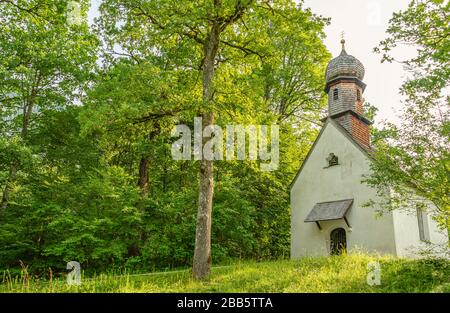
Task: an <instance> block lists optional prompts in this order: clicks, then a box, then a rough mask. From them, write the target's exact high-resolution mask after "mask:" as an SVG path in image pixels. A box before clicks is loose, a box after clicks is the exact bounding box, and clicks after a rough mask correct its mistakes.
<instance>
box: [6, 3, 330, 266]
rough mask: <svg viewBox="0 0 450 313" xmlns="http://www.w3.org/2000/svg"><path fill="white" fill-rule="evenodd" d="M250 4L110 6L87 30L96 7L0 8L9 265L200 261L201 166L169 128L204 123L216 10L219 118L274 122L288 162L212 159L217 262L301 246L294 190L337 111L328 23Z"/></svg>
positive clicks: (277, 6)
mask: <svg viewBox="0 0 450 313" xmlns="http://www.w3.org/2000/svg"><path fill="white" fill-rule="evenodd" d="M247 2H248V3H247ZM247 2H246V1H238V2H236V3H234V1H224V3H223V4H221V5H220V6H217V7H208V5H209V3H210V2H209V1H205V3H203V2H202V3H203V4H202V5H200V4H198V5H194V3H193V2H187V1H186V2H185V1H183V2H179V3H176V4H175V3H174V2H172V1H132V2H130V1H103V2H102V4H101V6H100V17H99V18H98V19H97V20H96V22H95V23H94V24H93V25H88V23H87V15H86V14H87V10H88V6H89V3H88V1H81V6H78V7H75V9H77V10H78V13H80V16H79V17H78V18H77V19H74V18H73V16H72V15H71V14H69V13H73V14H75V13H77V12H75V11H76V10H72V11H71V10H70V2H68V1H63V0H59V1H43V0H34V1H26V2H25V1H24V2H21V1H18V2H11V3H9V2H8V1H6V2H5V1H0V14H1V18H0V23H1V24H0V27H1V28H2V29H1V32H0V54H1V57H0V100H1V106H0V121H1V123H0V133H1V137H0V185H1V192H0V195H2V201H1V205H0V207H1V209H0V246H1V249H0V268H1V269H6V268H10V269H11V268H20V264H24V265H26V266H28V267H29V270H30V271H32V272H35V273H46V272H47V271H48V269H49V268H52V269H53V270H54V271H55V270H56V271H58V270H61V269H64V268H65V265H66V262H67V261H70V260H76V261H78V262H80V263H81V266H82V268H83V269H84V270H86V271H105V270H108V269H111V268H127V269H132V270H149V269H161V268H167V267H178V266H188V265H191V264H192V258H193V253H194V244H195V234H196V214H197V206H198V197H199V196H198V195H199V176H200V175H201V173H200V171H199V166H200V164H199V163H201V162H200V161H175V160H173V159H172V156H171V144H172V142H173V141H174V138H172V137H171V131H172V129H173V127H174V126H175V125H177V124H186V125H192V124H193V121H194V117H196V116H204V115H202V114H204V113H202V110H204V108H205V103H204V102H203V101H202V87H203V85H202V83H203V80H202V75H203V72H202V69H203V67H204V63H205V56H204V51H203V49H202V43H204V42H205V40H206V36H207V29H208V25H209V24H211V22H210V20H211V19H212V18H213V17H214V18H216V19H217V20H218V21H220V20H221V19H229V21H228V22H224V21H221V22H220V23H222V24H221V25H222V26H221V32H222V33H221V37H220V44H219V45H218V47H217V56H216V57H215V58H214V60H213V62H214V63H213V66H214V68H215V73H214V96H213V97H212V99H211V101H210V102H211V103H210V104H208V105H209V106H210V107H211V112H213V113H214V115H215V123H216V124H218V125H227V124H229V123H233V124H242V125H247V124H254V125H271V124H275V123H276V124H278V125H279V126H280V166H279V170H277V171H273V172H264V171H261V170H260V166H259V165H258V163H259V161H238V160H236V161H233V162H227V161H216V162H215V164H214V180H215V188H214V203H213V210H212V212H213V213H212V239H211V241H212V258H213V260H214V262H215V263H220V262H226V261H227V260H228V259H230V258H252V259H256V260H259V259H271V258H280V257H287V256H288V255H289V227H290V221H289V215H290V213H289V196H288V190H289V184H290V182H291V180H292V178H293V177H294V175H295V172H296V170H297V169H298V167H299V164H300V161H301V160H302V159H303V158H304V156H305V154H306V153H307V151H308V149H309V147H310V145H311V142H312V141H313V140H314V138H315V135H316V133H317V129H318V125H320V120H319V115H320V113H321V111H322V109H323V107H324V104H325V103H324V94H323V91H322V90H323V73H324V70H325V69H324V67H325V65H326V63H327V61H328V60H329V59H330V54H329V53H328V51H327V50H326V48H325V47H324V45H323V43H322V39H323V37H324V33H323V27H324V26H325V25H326V24H327V23H328V20H326V19H323V18H320V17H317V16H315V15H313V14H312V13H311V12H310V11H307V10H303V9H302V8H301V6H296V5H295V4H294V3H293V2H291V1H276V2H275V3H273V4H272V3H271V2H268V1H267V2H266V1H256V2H254V1H247ZM205 8H206V9H205ZM153 14H154V15H153ZM212 16H213V17H212ZM226 23H228V24H231V23H232V25H226ZM226 26H230V27H226Z"/></svg>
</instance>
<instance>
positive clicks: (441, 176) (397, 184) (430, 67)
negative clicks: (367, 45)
mask: <svg viewBox="0 0 450 313" xmlns="http://www.w3.org/2000/svg"><path fill="white" fill-rule="evenodd" d="M449 5H450V4H449V2H448V1H430V0H428V1H411V3H410V5H409V6H408V8H407V9H406V10H405V11H403V12H399V13H395V14H394V16H393V17H392V19H391V21H390V24H389V28H388V34H389V37H388V38H387V39H386V40H384V41H382V42H381V43H380V45H379V47H377V48H376V49H375V51H376V52H378V53H383V61H392V60H394V59H393V57H392V56H391V55H392V54H395V48H396V47H397V46H399V45H402V44H411V45H414V46H416V47H417V48H418V49H417V55H416V56H415V57H413V58H411V59H409V60H403V61H402V62H403V63H404V64H405V65H406V67H407V69H408V70H409V72H410V74H411V75H410V77H409V78H408V79H407V80H406V81H405V82H404V84H403V86H402V88H401V93H402V95H403V96H404V97H405V101H404V104H405V109H404V111H403V113H402V116H401V119H402V122H401V125H399V126H395V125H392V124H386V125H385V126H384V128H383V129H382V130H381V131H379V132H377V133H376V140H375V143H376V152H375V154H374V157H375V159H374V162H373V164H372V169H373V174H372V175H371V176H370V177H368V178H367V182H368V183H369V184H370V185H372V186H375V187H377V188H378V190H379V193H380V194H386V192H387V191H388V190H389V192H390V198H389V199H388V200H387V201H386V202H385V203H381V205H382V207H383V208H384V209H387V210H393V209H399V208H400V209H402V208H416V207H417V206H420V207H425V205H427V206H428V207H431V208H432V209H431V215H432V216H433V217H434V218H435V219H436V220H437V221H438V223H439V225H440V227H441V228H442V229H445V228H448V229H450V202H449V199H450V198H449V195H450V189H449V188H450V187H449V186H450V181H449V179H450V153H449V151H450V145H449V143H450V140H449V131H448V130H449V125H450V119H449V118H450V110H449V108H450V106H449V104H450V102H449V101H450V98H449V96H448V88H449V75H450V67H449V57H448V56H449V55H448V54H449V47H450V43H449V27H448V25H449V22H450V20H449V16H448V11H449V8H450V7H449ZM414 193H415V194H416V195H417V196H412V195H413V194H414ZM430 203H431V204H432V206H430V205H429V204H430Z"/></svg>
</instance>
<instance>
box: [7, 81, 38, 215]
mask: <svg viewBox="0 0 450 313" xmlns="http://www.w3.org/2000/svg"><path fill="white" fill-rule="evenodd" d="M41 78H42V76H41V74H40V72H36V76H35V85H34V86H33V88H32V89H31V93H30V95H29V97H27V100H26V102H25V105H24V107H23V120H22V129H21V131H20V136H21V137H22V139H24V140H25V139H26V137H27V135H28V129H29V127H30V120H31V115H32V114H33V108H34V104H35V102H36V98H37V95H38V91H37V90H38V86H39V84H40V82H41ZM16 176H17V164H15V162H13V163H12V164H11V166H10V167H9V176H8V180H7V181H6V185H5V189H3V195H2V201H1V203H0V210H1V211H3V210H5V209H6V208H7V207H8V203H9V196H10V192H11V184H12V183H13V182H14V180H16Z"/></svg>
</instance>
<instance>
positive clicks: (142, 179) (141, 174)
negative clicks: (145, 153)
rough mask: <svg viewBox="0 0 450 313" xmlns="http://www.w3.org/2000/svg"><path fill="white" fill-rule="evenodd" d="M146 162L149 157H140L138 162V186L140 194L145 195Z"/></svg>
mask: <svg viewBox="0 0 450 313" xmlns="http://www.w3.org/2000/svg"><path fill="white" fill-rule="evenodd" d="M148 164H149V158H148V157H142V158H141V162H140V163H139V182H138V185H139V188H140V189H141V196H142V197H145V196H147V195H148V182H149V180H148Z"/></svg>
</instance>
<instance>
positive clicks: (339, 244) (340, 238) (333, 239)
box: [330, 228, 347, 255]
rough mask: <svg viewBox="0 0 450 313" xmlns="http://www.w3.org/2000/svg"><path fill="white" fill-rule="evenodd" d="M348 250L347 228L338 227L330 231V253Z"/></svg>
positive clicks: (337, 253)
mask: <svg viewBox="0 0 450 313" xmlns="http://www.w3.org/2000/svg"><path fill="white" fill-rule="evenodd" d="M345 252H347V236H346V234H345V229H343V228H336V229H334V230H333V231H332V232H331V233H330V253H331V255H339V254H342V253H345Z"/></svg>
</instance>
